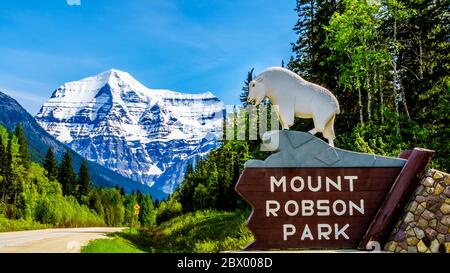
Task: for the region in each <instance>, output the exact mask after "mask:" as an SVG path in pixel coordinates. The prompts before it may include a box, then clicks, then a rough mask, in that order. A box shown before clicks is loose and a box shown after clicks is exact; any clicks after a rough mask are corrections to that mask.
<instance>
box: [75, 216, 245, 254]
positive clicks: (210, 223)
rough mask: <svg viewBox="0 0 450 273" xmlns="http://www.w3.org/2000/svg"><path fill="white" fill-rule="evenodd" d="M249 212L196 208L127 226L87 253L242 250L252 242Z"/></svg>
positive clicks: (93, 243) (90, 246) (97, 242)
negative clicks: (148, 224)
mask: <svg viewBox="0 0 450 273" xmlns="http://www.w3.org/2000/svg"><path fill="white" fill-rule="evenodd" d="M248 215H249V212H243V211H235V212H225V211H211V210H207V211H197V212H193V213H188V214H185V215H182V216H179V217H176V218H173V219H171V220H169V221H167V222H164V223H162V224H161V225H159V226H157V227H153V228H148V229H141V230H135V229H132V231H131V233H130V231H129V229H125V230H124V231H123V232H120V233H114V234H112V235H110V236H111V237H112V239H98V240H93V241H91V242H90V243H89V244H88V245H87V246H85V247H83V248H82V250H81V252H84V253H88V252H90V253H113V252H120V253H136V252H151V253H156V252H177V253H189V252H199V253H211V252H213V253H214V252H221V251H227V250H241V249H242V248H244V247H245V246H246V245H247V244H248V243H250V242H251V241H253V236H252V234H251V232H250V231H249V230H248V229H247V227H246V225H245V221H246V219H247V217H248Z"/></svg>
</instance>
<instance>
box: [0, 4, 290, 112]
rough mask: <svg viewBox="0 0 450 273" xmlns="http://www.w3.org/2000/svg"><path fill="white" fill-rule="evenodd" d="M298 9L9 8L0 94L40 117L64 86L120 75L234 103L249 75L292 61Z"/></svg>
mask: <svg viewBox="0 0 450 273" xmlns="http://www.w3.org/2000/svg"><path fill="white" fill-rule="evenodd" d="M72 1H74V0H72ZM69 2H70V1H69ZM294 8H295V0H240V1H237V0H189V1H188V0H146V1H145V0H81V5H79V6H77V5H73V6H70V5H68V4H67V2H66V0H39V1H38V0H34V1H29V0H15V1H2V3H1V8H0V91H3V92H5V93H7V94H9V95H11V96H12V97H14V98H15V99H17V100H18V101H19V102H20V103H21V104H22V105H23V106H24V107H25V108H26V109H27V110H28V111H29V112H30V113H32V114H36V113H37V112H38V110H39V108H40V106H41V105H42V103H43V102H44V101H45V100H46V99H48V98H49V97H50V95H51V93H52V92H53V90H55V89H56V88H57V87H58V86H60V85H61V84H62V83H64V82H67V81H73V80H78V79H81V78H83V77H86V76H90V75H95V74H98V73H100V72H102V71H105V70H108V69H110V68H116V69H120V70H124V71H127V72H129V73H130V74H131V75H132V76H134V77H135V78H136V79H137V80H139V81H141V82H142V83H143V84H144V85H146V86H147V87H149V88H165V89H171V90H174V91H179V92H190V93H198V92H205V91H211V92H213V93H214V94H215V95H217V96H218V97H219V98H220V99H221V100H223V101H224V102H225V103H226V104H236V103H239V94H240V92H241V87H242V84H243V81H244V79H245V76H246V73H247V71H248V70H249V69H251V68H252V67H255V71H256V72H257V73H258V72H261V70H263V69H264V68H265V67H268V66H275V65H280V63H281V60H282V59H284V60H285V61H287V60H288V59H289V58H290V56H291V47H290V43H291V42H294V41H295V40H296V36H295V33H294V32H293V31H292V27H293V26H294V24H295V21H296V13H295V11H294Z"/></svg>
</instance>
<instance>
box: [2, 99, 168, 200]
mask: <svg viewBox="0 0 450 273" xmlns="http://www.w3.org/2000/svg"><path fill="white" fill-rule="evenodd" d="M0 109H1V111H0V124H1V125H3V126H4V127H5V128H7V129H8V130H9V131H14V130H15V128H16V126H17V124H18V123H21V124H22V127H23V128H24V133H25V136H26V138H27V142H28V148H29V151H30V155H31V159H32V160H33V161H35V162H39V163H42V162H43V160H44V158H45V155H46V153H47V150H48V148H49V147H52V148H53V151H54V152H55V154H56V157H57V158H58V160H61V158H62V156H63V154H64V153H65V152H66V150H69V151H70V152H71V153H72V158H73V163H74V168H75V170H78V169H79V167H80V164H81V162H82V161H83V157H81V156H80V155H79V154H78V153H76V152H75V151H73V150H72V149H70V148H69V147H68V146H67V145H65V144H64V143H61V142H59V141H58V140H57V139H56V138H55V137H53V136H52V135H50V134H49V133H47V132H46V131H45V130H44V129H42V127H41V126H40V125H39V124H38V123H37V122H36V120H35V119H34V117H33V116H32V115H30V114H29V113H28V112H27V111H26V110H25V109H24V108H23V107H22V106H21V105H20V104H19V103H18V102H17V101H16V100H14V99H13V98H11V97H10V96H8V95H6V94H4V93H2V92H0ZM88 166H89V173H90V176H91V179H92V182H93V183H94V184H95V185H97V186H104V187H115V186H119V187H123V188H124V190H125V191H126V192H131V191H133V190H135V191H136V190H140V191H141V192H142V193H150V194H152V196H153V197H154V198H159V199H161V198H163V197H164V196H165V195H166V194H165V193H163V192H162V191H159V190H157V189H152V188H149V187H144V185H142V184H141V183H138V182H136V181H134V180H132V179H129V178H127V177H124V176H122V175H120V174H118V173H116V172H114V171H112V170H110V169H108V168H105V167H103V166H100V165H99V164H97V163H95V162H91V161H89V162H88Z"/></svg>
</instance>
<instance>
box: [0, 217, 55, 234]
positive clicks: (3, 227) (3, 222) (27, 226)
mask: <svg viewBox="0 0 450 273" xmlns="http://www.w3.org/2000/svg"><path fill="white" fill-rule="evenodd" d="M50 227H51V226H50V225H44V224H41V223H38V222H35V221H32V220H24V219H19V220H12V219H8V218H6V217H5V216H3V215H2V214H0V232H8V231H19V230H33V229H44V228H50Z"/></svg>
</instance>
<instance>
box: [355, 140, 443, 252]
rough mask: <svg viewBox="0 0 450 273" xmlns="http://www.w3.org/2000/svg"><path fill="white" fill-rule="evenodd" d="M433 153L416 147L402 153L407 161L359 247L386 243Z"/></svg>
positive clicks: (364, 247) (402, 156)
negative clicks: (370, 243) (372, 243)
mask: <svg viewBox="0 0 450 273" xmlns="http://www.w3.org/2000/svg"><path fill="white" fill-rule="evenodd" d="M433 155H434V151H432V150H427V149H421V148H414V150H413V151H412V152H411V153H409V152H402V153H401V154H400V157H401V158H407V162H406V163H405V166H404V167H403V169H402V170H401V172H400V174H399V175H398V177H397V179H396V180H395V182H394V184H393V185H392V188H391V190H390V191H389V193H388V195H387V196H386V198H385V199H384V201H383V203H382V205H381V207H380V209H379V210H378V212H377V214H376V216H375V218H374V220H373V221H372V223H371V224H370V226H369V229H368V230H367V232H366V234H365V235H364V237H363V239H362V240H361V242H360V244H359V246H358V249H361V250H366V246H367V245H368V243H369V242H371V241H372V242H378V243H380V245H382V244H383V243H384V240H385V239H386V237H387V236H389V232H390V231H391V229H392V227H393V226H394V225H395V220H396V219H397V218H398V214H399V213H400V210H401V208H403V207H404V206H405V205H406V202H407V201H408V199H409V197H410V196H411V194H412V193H413V191H414V189H415V188H416V186H417V183H418V181H419V179H420V176H421V175H422V173H423V171H424V170H425V168H426V166H427V164H428V163H429V162H430V160H431V158H432V157H433Z"/></svg>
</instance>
